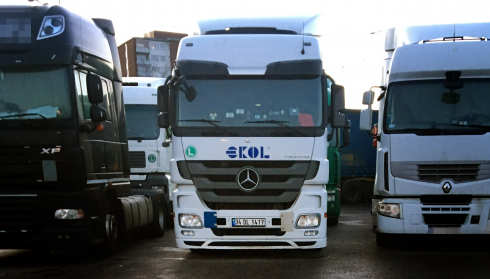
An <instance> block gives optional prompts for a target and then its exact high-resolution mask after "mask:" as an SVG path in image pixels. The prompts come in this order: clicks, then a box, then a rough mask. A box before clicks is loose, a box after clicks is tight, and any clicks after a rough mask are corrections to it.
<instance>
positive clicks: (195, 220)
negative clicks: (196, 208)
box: [179, 213, 202, 229]
mask: <svg viewBox="0 0 490 279" xmlns="http://www.w3.org/2000/svg"><path fill="white" fill-rule="evenodd" d="M179 224H180V226H181V227H182V228H196V229H200V228H202V221H201V218H200V217H199V215H197V214H188V213H181V214H179Z"/></svg>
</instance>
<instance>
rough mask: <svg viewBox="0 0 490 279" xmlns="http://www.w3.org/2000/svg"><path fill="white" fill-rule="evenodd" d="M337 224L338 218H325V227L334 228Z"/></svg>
mask: <svg viewBox="0 0 490 279" xmlns="http://www.w3.org/2000/svg"><path fill="white" fill-rule="evenodd" d="M338 223H339V218H327V226H335V225H337V224H338Z"/></svg>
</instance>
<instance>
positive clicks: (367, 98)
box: [362, 90, 374, 107]
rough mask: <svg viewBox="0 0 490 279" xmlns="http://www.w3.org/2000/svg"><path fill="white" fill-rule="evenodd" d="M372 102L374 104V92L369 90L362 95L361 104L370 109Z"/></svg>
mask: <svg viewBox="0 0 490 279" xmlns="http://www.w3.org/2000/svg"><path fill="white" fill-rule="evenodd" d="M373 102H374V91H372V90H369V91H366V92H364V95H363V96H362V104H363V105H368V106H369V107H371V105H372V104H373Z"/></svg>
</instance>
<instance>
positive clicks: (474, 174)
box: [390, 161, 490, 183]
mask: <svg viewBox="0 0 490 279" xmlns="http://www.w3.org/2000/svg"><path fill="white" fill-rule="evenodd" d="M390 167H391V168H390V171H391V174H393V176H394V177H399V178H403V179H409V180H415V181H424V182H430V183H440V182H441V181H443V180H444V179H451V180H453V181H454V182H456V183H462V182H467V181H478V180H485V179H490V162H487V161H485V162H480V161H479V162H459V163H458V164H447V163H446V162H427V163H424V164H417V163H414V162H391V163H390Z"/></svg>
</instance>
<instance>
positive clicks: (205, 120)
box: [179, 119, 238, 137]
mask: <svg viewBox="0 0 490 279" xmlns="http://www.w3.org/2000/svg"><path fill="white" fill-rule="evenodd" d="M179 121H182V122H201V123H208V124H211V125H213V126H214V127H217V128H220V129H221V130H223V131H225V132H227V133H229V134H231V135H234V136H235V137H236V136H238V134H237V133H235V132H231V131H228V130H227V129H225V128H223V127H221V126H220V125H218V124H216V122H221V121H218V120H207V119H184V120H179Z"/></svg>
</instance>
